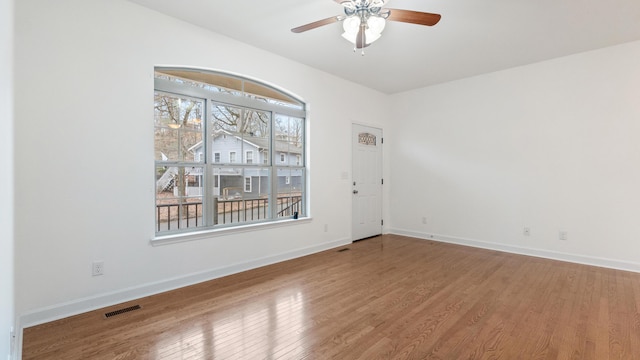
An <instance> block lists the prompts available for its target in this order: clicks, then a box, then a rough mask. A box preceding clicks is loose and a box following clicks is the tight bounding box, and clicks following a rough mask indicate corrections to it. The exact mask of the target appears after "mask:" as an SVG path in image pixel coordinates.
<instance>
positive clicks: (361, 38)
mask: <svg viewBox="0 0 640 360" xmlns="http://www.w3.org/2000/svg"><path fill="white" fill-rule="evenodd" d="M366 27H367V26H366V25H365V24H362V25H360V30H358V35H356V49H362V48H364V47H365V46H367V45H366V44H367V38H366V35H365V30H366Z"/></svg>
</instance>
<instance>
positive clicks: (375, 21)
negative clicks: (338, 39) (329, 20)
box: [342, 16, 386, 45]
mask: <svg viewBox="0 0 640 360" xmlns="http://www.w3.org/2000/svg"><path fill="white" fill-rule="evenodd" d="M385 23H386V22H385V20H384V19H383V18H380V17H377V16H372V17H370V18H369V19H368V20H367V28H366V30H365V32H364V33H365V38H366V45H369V44H371V43H372V42H374V41H376V40H378V39H379V38H380V37H381V36H382V30H384V26H385ZM342 28H343V29H344V33H342V37H343V38H345V39H347V41H349V42H350V43H352V44H355V43H356V37H357V36H358V31H359V30H360V18H359V17H357V16H354V17H350V18H346V19H345V20H344V21H343V23H342Z"/></svg>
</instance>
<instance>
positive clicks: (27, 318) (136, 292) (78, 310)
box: [19, 239, 351, 332]
mask: <svg viewBox="0 0 640 360" xmlns="http://www.w3.org/2000/svg"><path fill="white" fill-rule="evenodd" d="M350 243H351V239H340V240H335V241H331V242H327V243H323V244H320V245H315V246H311V247H307V248H302V249H298V250H294V251H290V252H287V253H282V254H278V255H273V256H267V257H264V258H260V259H255V260H251V261H247V262H243V263H238V264H234V265H230V266H225V267H222V268H217V269H211V270H207V271H203V272H199V273H194V274H189V275H185V276H179V277H175V278H171V279H166V280H161V281H158V282H154V283H149V284H144V285H140V286H135V287H131V288H127V289H122V290H117V291H113V292H108V293H103V294H98V295H95V296H89V297H85V298H81V299H77V300H73V301H69V302H66V303H62V304H56V305H53V306H48V307H44V308H41V309H37V310H34V311H30V312H28V313H25V314H22V315H20V316H19V329H20V330H22V329H24V328H25V327H30V326H34V325H38V324H43V323H46V322H49V321H54V320H58V319H62V318H65V317H69V316H73V315H77V314H82V313H85V312H88V311H93V310H96V309H100V308H103V307H106V306H112V305H116V304H119V303H123V302H127V301H131V300H135V299H139V298H142V297H145V296H150V295H155V294H159V293H162V292H165V291H170V290H175V289H178V288H181V287H185V286H189V285H193V284H197V283H201V282H204V281H209V280H212V279H216V278H220V277H223V276H227V275H231V274H236V273H239V272H242V271H247V270H251V269H256V268H259V267H262V266H266V265H271V264H275V263H278V262H282V261H286V260H291V259H294V258H298V257H302V256H306V255H310V254H314V253H317V252H320V251H324V250H329V249H333V248H336V247H339V246H343V245H346V244H350ZM20 332H21V331H20Z"/></svg>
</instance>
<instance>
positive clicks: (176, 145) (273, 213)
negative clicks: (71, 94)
mask: <svg viewBox="0 0 640 360" xmlns="http://www.w3.org/2000/svg"><path fill="white" fill-rule="evenodd" d="M154 84H155V99H154V144H155V188H156V201H155V209H154V210H155V217H156V222H155V223H156V235H170V234H176V233H185V232H192V231H195V230H205V229H216V228H222V227H233V226H242V225H247V224H249V223H256V222H272V221H277V220H282V219H286V218H298V217H304V216H306V214H305V208H306V191H305V184H306V166H305V158H306V156H305V139H306V134H305V129H306V127H305V125H306V121H305V119H306V109H305V104H304V103H303V102H302V101H300V100H299V99H297V98H295V97H293V96H291V95H289V94H287V93H285V92H283V91H280V90H278V89H275V88H273V87H270V86H268V85H266V84H263V83H260V82H256V81H254V80H250V79H245V78H243V77H240V76H237V75H230V74H225V73H220V72H213V71H205V70H200V69H188V68H156V69H155V81H154Z"/></svg>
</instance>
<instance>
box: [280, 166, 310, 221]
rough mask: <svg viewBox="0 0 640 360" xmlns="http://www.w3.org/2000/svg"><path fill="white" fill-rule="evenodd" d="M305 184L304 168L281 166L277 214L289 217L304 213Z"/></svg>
mask: <svg viewBox="0 0 640 360" xmlns="http://www.w3.org/2000/svg"><path fill="white" fill-rule="evenodd" d="M303 184H304V170H303V169H290V168H279V169H278V179H277V189H278V197H277V204H276V206H277V216H278V217H289V216H294V215H295V213H296V212H297V213H298V216H302V215H304V214H303V213H302V210H303V208H302V195H303Z"/></svg>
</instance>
